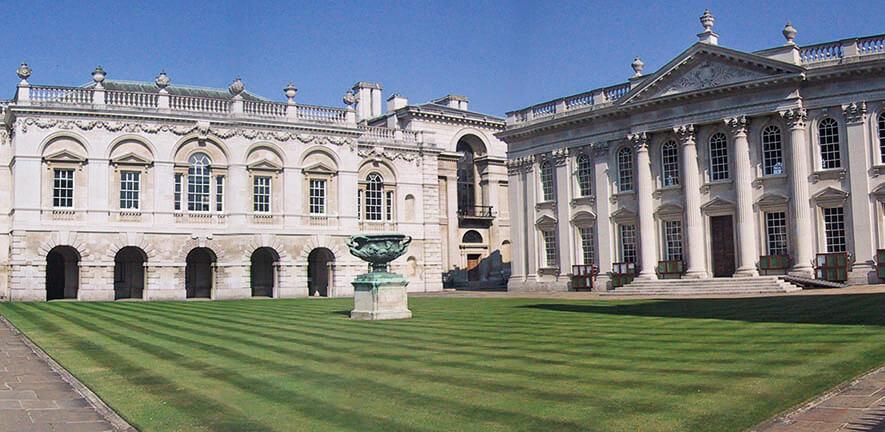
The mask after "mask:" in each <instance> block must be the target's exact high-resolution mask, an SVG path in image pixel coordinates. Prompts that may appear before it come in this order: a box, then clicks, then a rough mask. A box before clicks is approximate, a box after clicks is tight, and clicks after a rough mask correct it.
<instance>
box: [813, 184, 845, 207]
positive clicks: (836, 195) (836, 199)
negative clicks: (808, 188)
mask: <svg viewBox="0 0 885 432" xmlns="http://www.w3.org/2000/svg"><path fill="white" fill-rule="evenodd" d="M812 199H814V201H815V202H817V203H842V202H845V200H847V199H848V192H845V191H842V190H839V189H836V188H834V187H831V186H830V187H827V188H825V189H823V190H822V191H820V192H818V193H816V194H814V196H812Z"/></svg>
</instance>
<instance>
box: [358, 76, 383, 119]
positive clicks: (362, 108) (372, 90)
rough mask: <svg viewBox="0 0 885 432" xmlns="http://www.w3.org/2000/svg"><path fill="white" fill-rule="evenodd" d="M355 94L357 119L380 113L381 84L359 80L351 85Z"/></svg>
mask: <svg viewBox="0 0 885 432" xmlns="http://www.w3.org/2000/svg"><path fill="white" fill-rule="evenodd" d="M353 92H354V94H356V99H357V101H356V115H357V121H363V120H368V119H371V118H375V117H378V116H380V115H381V84H380V83H370V82H365V81H360V82H358V83H356V84H354V85H353Z"/></svg>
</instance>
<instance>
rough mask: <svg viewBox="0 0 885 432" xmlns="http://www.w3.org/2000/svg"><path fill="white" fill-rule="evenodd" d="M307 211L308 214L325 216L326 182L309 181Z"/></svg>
mask: <svg viewBox="0 0 885 432" xmlns="http://www.w3.org/2000/svg"><path fill="white" fill-rule="evenodd" d="M309 189H310V197H309V203H308V204H309V207H310V208H309V210H310V214H313V215H322V214H326V181H325V180H318V179H311V180H310V184H309Z"/></svg>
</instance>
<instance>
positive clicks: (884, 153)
mask: <svg viewBox="0 0 885 432" xmlns="http://www.w3.org/2000/svg"><path fill="white" fill-rule="evenodd" d="M877 123H878V132H879V163H880V164H885V112H883V113H881V114H879V117H878V122H877Z"/></svg>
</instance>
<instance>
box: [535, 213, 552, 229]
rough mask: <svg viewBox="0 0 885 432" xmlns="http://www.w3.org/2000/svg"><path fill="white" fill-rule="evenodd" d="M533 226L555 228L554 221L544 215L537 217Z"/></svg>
mask: <svg viewBox="0 0 885 432" xmlns="http://www.w3.org/2000/svg"><path fill="white" fill-rule="evenodd" d="M535 225H536V226H539V227H549V226H555V225H556V219H554V218H552V217H550V216H547V215H544V216H541V217H539V218H538V220H536V221H535Z"/></svg>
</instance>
